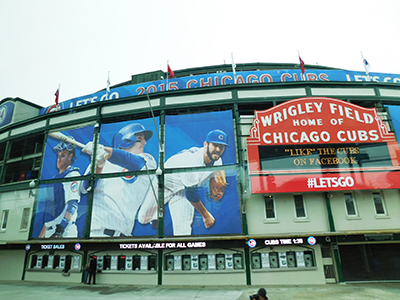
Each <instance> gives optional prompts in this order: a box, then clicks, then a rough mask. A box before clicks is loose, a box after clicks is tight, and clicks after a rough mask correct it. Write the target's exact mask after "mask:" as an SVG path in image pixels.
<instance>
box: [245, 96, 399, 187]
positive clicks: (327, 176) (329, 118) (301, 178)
mask: <svg viewBox="0 0 400 300" xmlns="http://www.w3.org/2000/svg"><path fill="white" fill-rule="evenodd" d="M255 115H256V116H255V119H254V121H253V127H252V128H251V131H250V137H249V138H247V150H248V157H249V170H250V176H251V187H252V193H288V192H316V191H321V192H322V191H335V190H361V189H394V188H397V189H398V188H400V165H399V159H400V150H399V145H398V143H397V141H396V139H395V136H394V134H393V133H391V132H389V131H388V128H387V127H386V125H385V124H384V123H383V120H382V119H381V117H380V116H379V115H378V113H377V111H376V109H369V108H363V107H360V106H357V105H354V104H351V103H348V102H346V101H342V100H339V99H333V98H326V97H308V98H300V99H294V100H291V101H287V102H285V103H282V104H280V105H277V106H275V107H273V108H271V109H268V110H265V111H256V112H255Z"/></svg>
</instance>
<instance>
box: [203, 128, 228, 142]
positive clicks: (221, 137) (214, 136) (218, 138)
mask: <svg viewBox="0 0 400 300" xmlns="http://www.w3.org/2000/svg"><path fill="white" fill-rule="evenodd" d="M206 142H209V143H214V144H221V145H225V146H229V145H228V143H227V142H228V135H227V134H226V133H225V132H223V131H222V130H219V129H215V130H212V131H210V132H209V133H208V134H207V137H206Z"/></svg>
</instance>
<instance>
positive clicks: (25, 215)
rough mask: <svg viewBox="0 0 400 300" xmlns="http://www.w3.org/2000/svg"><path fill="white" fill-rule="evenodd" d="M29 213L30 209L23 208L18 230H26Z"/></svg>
mask: <svg viewBox="0 0 400 300" xmlns="http://www.w3.org/2000/svg"><path fill="white" fill-rule="evenodd" d="M30 212H31V209H30V208H29V207H25V208H24V210H23V211H22V219H21V227H20V230H24V229H28V223H29V214H30Z"/></svg>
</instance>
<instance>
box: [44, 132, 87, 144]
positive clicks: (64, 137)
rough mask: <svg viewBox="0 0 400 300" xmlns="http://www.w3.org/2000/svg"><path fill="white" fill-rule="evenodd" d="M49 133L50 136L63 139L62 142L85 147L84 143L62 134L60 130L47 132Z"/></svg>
mask: <svg viewBox="0 0 400 300" xmlns="http://www.w3.org/2000/svg"><path fill="white" fill-rule="evenodd" d="M49 135H50V136H52V137H53V138H56V139H58V140H61V141H64V142H67V143H70V144H74V145H76V146H78V147H81V148H83V147H85V145H84V144H82V143H80V142H78V141H75V140H73V139H71V138H69V137H68V136H66V135H65V134H63V133H61V132H49Z"/></svg>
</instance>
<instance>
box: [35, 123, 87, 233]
mask: <svg viewBox="0 0 400 300" xmlns="http://www.w3.org/2000/svg"><path fill="white" fill-rule="evenodd" d="M93 133H94V126H89V127H84V128H76V129H71V130H65V131H62V132H50V133H49V136H48V138H47V141H46V147H45V153H44V157H43V165H42V172H41V180H49V179H54V180H56V179H60V180H61V179H62V180H64V179H70V180H69V181H62V182H54V181H53V182H52V183H48V184H41V185H40V186H39V189H38V197H37V202H36V213H35V216H34V224H33V230H32V237H33V238H50V237H51V238H62V237H64V238H65V237H70V238H74V237H75V238H76V237H83V234H84V232H83V231H84V226H85V222H86V213H87V197H86V195H83V196H82V195H81V193H80V185H81V182H80V181H76V180H74V177H77V176H81V175H82V174H83V172H84V170H85V169H86V168H87V166H88V165H89V164H90V156H89V155H87V154H86V153H84V152H83V151H82V148H83V147H84V145H85V144H86V143H88V142H89V141H92V140H93Z"/></svg>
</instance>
